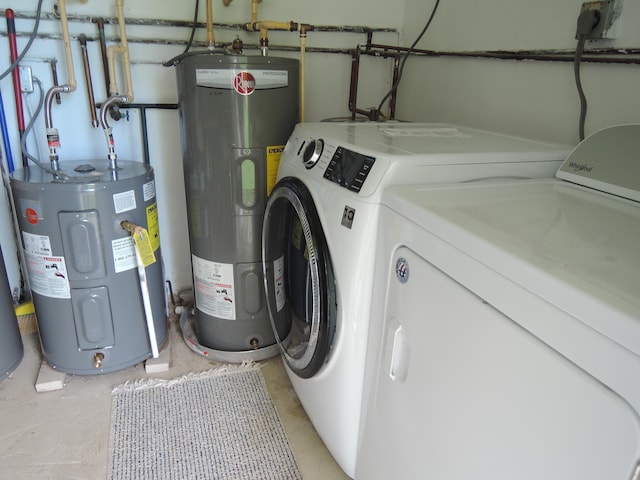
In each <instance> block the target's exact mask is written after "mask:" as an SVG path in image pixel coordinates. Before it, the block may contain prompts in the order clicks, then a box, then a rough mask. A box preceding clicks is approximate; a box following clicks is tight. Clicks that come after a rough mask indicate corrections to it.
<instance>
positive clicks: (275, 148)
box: [267, 145, 284, 196]
mask: <svg viewBox="0 0 640 480" xmlns="http://www.w3.org/2000/svg"><path fill="white" fill-rule="evenodd" d="M283 150H284V145H272V146H268V147H267V196H269V195H271V190H273V187H275V185H276V180H277V178H278V168H279V167H280V157H282V151H283Z"/></svg>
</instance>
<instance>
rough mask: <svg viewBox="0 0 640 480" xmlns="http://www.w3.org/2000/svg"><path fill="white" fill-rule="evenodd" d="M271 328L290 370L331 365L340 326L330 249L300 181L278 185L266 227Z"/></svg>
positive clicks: (301, 372) (309, 371) (306, 374)
mask: <svg viewBox="0 0 640 480" xmlns="http://www.w3.org/2000/svg"><path fill="white" fill-rule="evenodd" d="M262 258H263V270H264V282H265V290H266V297H267V307H268V310H269V317H270V319H271V325H272V327H273V330H274V332H275V336H276V339H277V341H278V344H279V345H280V349H281V351H282V356H283V357H284V360H285V362H286V363H287V365H288V366H289V368H290V369H291V370H292V371H293V372H294V373H295V374H296V375H298V376H299V377H302V378H310V377H312V376H313V375H315V374H316V373H317V372H318V370H319V369H320V368H321V367H322V365H323V364H324V363H325V362H326V360H327V359H328V357H329V353H330V351H331V345H332V342H333V336H334V332H335V327H336V286H335V281H334V276H333V269H332V267H331V258H330V255H329V249H328V246H327V243H326V240H325V236H324V232H323V230H322V225H321V224H320V219H319V217H318V213H317V211H316V207H315V205H314V203H313V199H312V198H311V194H310V193H309V190H307V188H306V187H305V185H304V184H303V183H302V182H301V181H300V180H298V179H296V178H291V177H287V178H284V179H282V180H281V181H280V182H278V184H277V185H276V186H275V188H274V189H273V191H272V192H271V196H270V197H269V201H268V202H267V208H266V212H265V215H264V225H263V229H262Z"/></svg>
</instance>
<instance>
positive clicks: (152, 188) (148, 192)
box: [142, 180, 156, 202]
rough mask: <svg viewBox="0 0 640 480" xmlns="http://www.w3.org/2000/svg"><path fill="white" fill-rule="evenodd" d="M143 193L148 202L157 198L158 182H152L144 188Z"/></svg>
mask: <svg viewBox="0 0 640 480" xmlns="http://www.w3.org/2000/svg"><path fill="white" fill-rule="evenodd" d="M142 192H143V193H144V201H145V202H148V201H149V200H152V199H154V198H155V197H156V181H155V180H151V181H150V182H147V183H145V184H144V185H143V186H142Z"/></svg>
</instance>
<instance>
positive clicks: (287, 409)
mask: <svg viewBox="0 0 640 480" xmlns="http://www.w3.org/2000/svg"><path fill="white" fill-rule="evenodd" d="M23 344H24V347H25V355H24V358H23V360H22V362H21V363H20V365H19V366H18V368H17V369H16V370H15V371H14V372H13V373H12V374H11V375H10V376H9V377H8V378H5V379H4V380H3V381H0V479H11V480H22V479H29V480H31V479H35V478H42V479H47V480H57V479H65V480H66V479H73V480H79V479H82V480H85V479H86V480H89V479H91V480H93V479H103V478H106V477H107V451H108V448H109V424H110V418H109V417H110V412H111V397H110V391H111V388H112V387H113V386H115V385H118V384H121V383H123V382H125V381H127V380H137V379H140V378H147V377H150V376H153V377H157V378H174V377H178V376H180V375H183V374H185V373H188V372H195V371H203V370H207V369H209V368H213V367H215V366H216V365H217V364H216V363H215V362H211V361H209V360H207V359H204V358H202V357H200V356H198V355H196V354H195V353H193V352H191V351H190V350H189V349H188V348H187V346H186V345H185V344H184V342H183V340H182V337H181V335H180V332H179V331H178V329H177V322H175V321H173V322H172V348H171V367H170V369H169V371H167V372H163V373H157V374H147V373H146V372H145V369H144V365H143V364H140V365H136V366H133V367H130V368H128V369H125V370H122V371H119V372H113V373H109V374H105V375H98V376H70V375H68V376H66V377H65V384H64V388H63V389H61V390H57V391H52V392H46V393H37V392H36V391H35V388H34V385H35V382H36V378H37V376H38V371H39V369H40V363H41V353H40V348H39V343H38V337H37V335H36V334H27V335H24V336H23ZM260 363H261V364H262V365H263V368H262V372H263V374H264V377H265V379H266V382H267V387H268V389H269V393H270V395H271V397H272V399H273V401H274V404H275V405H276V408H277V410H278V413H279V415H280V418H281V420H282V423H283V425H284V428H285V430H286V432H287V436H288V438H289V441H290V443H291V445H292V448H293V450H294V454H295V456H296V459H297V461H298V464H299V466H300V470H301V472H302V476H303V478H304V479H305V480H320V479H322V480H334V479H335V480H341V479H346V478H348V477H347V476H346V475H345V474H344V473H343V472H342V470H340V468H339V467H338V465H337V464H336V463H335V461H334V460H333V458H332V457H331V455H330V454H329V452H328V451H327V449H326V448H325V446H324V444H323V443H322V441H321V440H320V438H319V437H318V435H317V433H316V431H315V429H314V428H313V425H312V424H311V422H310V421H309V419H308V417H307V415H306V414H305V412H304V409H303V408H302V406H301V405H300V402H299V400H298V398H297V396H296V394H295V391H294V390H293V388H292V387H291V384H290V382H289V380H288V378H287V375H286V372H285V370H284V368H283V365H282V360H281V359H280V357H274V358H271V359H269V360H265V361H262V362H260ZM132 480H134V479H132ZM141 480H147V479H141Z"/></svg>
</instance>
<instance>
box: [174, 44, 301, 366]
mask: <svg viewBox="0 0 640 480" xmlns="http://www.w3.org/2000/svg"><path fill="white" fill-rule="evenodd" d="M176 69H177V79H178V95H179V108H180V119H181V133H182V149H183V161H184V178H185V188H186V195H187V211H188V217H189V237H190V241H191V259H192V267H193V280H194V291H195V313H194V317H195V327H196V328H195V330H196V335H197V337H198V341H199V342H200V343H201V344H202V345H204V346H206V347H208V348H210V349H214V350H218V351H223V352H249V353H247V355H251V353H250V352H251V351H260V350H261V351H262V352H263V353H264V351H265V350H269V349H272V350H273V353H272V355H275V354H276V353H277V346H276V340H275V337H274V335H273V332H272V329H271V324H270V321H269V317H268V313H267V309H266V304H265V300H264V293H263V290H264V283H263V279H262V265H261V235H262V220H263V217H264V211H265V207H266V201H267V196H268V194H269V192H270V190H271V188H273V185H274V183H275V180H276V175H277V171H278V165H279V161H280V154H281V152H282V150H283V148H284V145H285V144H286V142H287V140H288V138H289V136H290V135H291V132H292V131H293V128H294V126H295V124H296V122H297V121H298V118H299V90H300V88H299V62H298V60H295V59H288V58H273V57H261V56H240V55H224V54H217V53H209V52H202V53H194V54H191V55H188V56H186V57H184V58H181V59H180V60H179V61H178V63H177V65H176ZM274 346H276V348H273V347H274ZM256 355H257V356H259V354H256Z"/></svg>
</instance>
